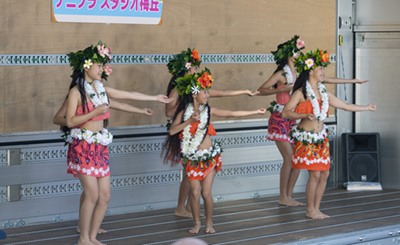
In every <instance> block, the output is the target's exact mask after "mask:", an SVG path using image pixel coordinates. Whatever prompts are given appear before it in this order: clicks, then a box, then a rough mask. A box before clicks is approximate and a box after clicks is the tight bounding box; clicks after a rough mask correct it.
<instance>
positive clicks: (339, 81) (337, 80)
mask: <svg viewBox="0 0 400 245" xmlns="http://www.w3.org/2000/svg"><path fill="white" fill-rule="evenodd" d="M368 81H369V79H367V80H359V79H357V78H354V79H344V78H336V77H325V82H326V83H330V84H343V83H358V84H362V83H366V82H368Z"/></svg>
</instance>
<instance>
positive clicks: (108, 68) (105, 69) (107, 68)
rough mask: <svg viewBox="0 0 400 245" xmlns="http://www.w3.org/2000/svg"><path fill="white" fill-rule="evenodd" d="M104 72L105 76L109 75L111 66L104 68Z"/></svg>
mask: <svg viewBox="0 0 400 245" xmlns="http://www.w3.org/2000/svg"><path fill="white" fill-rule="evenodd" d="M104 72H105V73H106V75H107V76H109V75H111V73H112V70H111V65H106V66H104Z"/></svg>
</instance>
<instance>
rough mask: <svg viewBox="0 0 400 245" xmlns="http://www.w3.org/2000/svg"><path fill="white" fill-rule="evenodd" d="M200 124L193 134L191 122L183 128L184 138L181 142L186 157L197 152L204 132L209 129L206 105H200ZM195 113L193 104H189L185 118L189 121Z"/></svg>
mask: <svg viewBox="0 0 400 245" xmlns="http://www.w3.org/2000/svg"><path fill="white" fill-rule="evenodd" d="M199 110H200V124H199V125H198V127H197V130H196V133H195V134H194V135H192V134H191V133H190V128H191V126H192V125H191V124H189V125H188V126H186V127H185V128H184V129H183V138H182V143H181V148H182V155H183V156H185V157H190V156H191V155H193V154H195V152H196V150H197V147H199V145H200V144H201V141H202V140H203V137H204V134H205V133H206V131H207V128H205V127H206V125H207V121H208V107H206V106H205V105H200V108H199ZM193 113H194V107H193V104H189V105H188V107H187V108H186V110H185V113H184V115H183V120H184V121H187V120H189V118H190V117H191V116H192V114H193Z"/></svg>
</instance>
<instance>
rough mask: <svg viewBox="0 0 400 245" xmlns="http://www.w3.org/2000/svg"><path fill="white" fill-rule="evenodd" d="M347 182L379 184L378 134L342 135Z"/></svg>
mask: <svg viewBox="0 0 400 245" xmlns="http://www.w3.org/2000/svg"><path fill="white" fill-rule="evenodd" d="M342 150H343V163H344V166H345V167H346V170H345V171H346V172H347V182H351V181H367V182H380V180H381V179H380V167H379V133H344V134H342Z"/></svg>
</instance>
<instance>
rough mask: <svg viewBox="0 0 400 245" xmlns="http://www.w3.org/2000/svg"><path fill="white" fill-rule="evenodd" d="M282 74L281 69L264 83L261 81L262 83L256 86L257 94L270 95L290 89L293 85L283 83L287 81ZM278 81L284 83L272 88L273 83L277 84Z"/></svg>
mask: <svg viewBox="0 0 400 245" xmlns="http://www.w3.org/2000/svg"><path fill="white" fill-rule="evenodd" d="M282 74H283V71H279V72H277V73H275V74H273V75H272V76H271V77H270V78H269V79H268V80H267V81H266V82H265V83H263V85H261V86H260V87H259V88H258V91H260V93H259V94H258V95H271V94H279V93H283V92H290V91H292V89H293V85H289V84H285V83H286V82H287V81H286V78H285V77H284V76H283V75H282ZM279 81H281V83H282V84H285V85H284V86H283V87H281V88H272V87H273V86H274V85H276V84H278V82H279Z"/></svg>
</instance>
